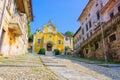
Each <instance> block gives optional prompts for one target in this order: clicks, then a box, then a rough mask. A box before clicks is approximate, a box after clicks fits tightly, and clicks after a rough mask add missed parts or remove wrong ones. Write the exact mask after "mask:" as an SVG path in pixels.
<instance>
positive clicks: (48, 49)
mask: <svg viewBox="0 0 120 80" xmlns="http://www.w3.org/2000/svg"><path fill="white" fill-rule="evenodd" d="M52 47H53V45H52V44H51V43H47V51H52Z"/></svg>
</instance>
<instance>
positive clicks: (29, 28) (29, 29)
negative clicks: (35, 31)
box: [28, 24, 31, 37]
mask: <svg viewBox="0 0 120 80" xmlns="http://www.w3.org/2000/svg"><path fill="white" fill-rule="evenodd" d="M30 34H31V26H30V24H28V37H30Z"/></svg>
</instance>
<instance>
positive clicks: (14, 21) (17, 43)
mask: <svg viewBox="0 0 120 80" xmlns="http://www.w3.org/2000/svg"><path fill="white" fill-rule="evenodd" d="M31 21H33V13H32V2H31V0H0V54H1V55H3V56H8V55H20V54H23V53H27V45H28V24H29V23H30V22H31Z"/></svg>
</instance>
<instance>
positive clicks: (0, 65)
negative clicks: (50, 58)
mask: <svg viewBox="0 0 120 80" xmlns="http://www.w3.org/2000/svg"><path fill="white" fill-rule="evenodd" d="M0 67H43V65H23V64H22V65H15V64H14V65H13V64H9V65H8V64H0Z"/></svg>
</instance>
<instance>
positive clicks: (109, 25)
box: [81, 13, 120, 47]
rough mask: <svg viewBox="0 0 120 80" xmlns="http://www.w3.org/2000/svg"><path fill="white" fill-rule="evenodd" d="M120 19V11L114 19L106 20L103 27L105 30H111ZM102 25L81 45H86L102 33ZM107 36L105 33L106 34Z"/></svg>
mask: <svg viewBox="0 0 120 80" xmlns="http://www.w3.org/2000/svg"><path fill="white" fill-rule="evenodd" d="M119 21H120V13H118V14H116V15H115V16H114V17H113V18H112V19H110V20H109V21H108V22H104V23H103V24H102V25H101V26H102V27H103V30H104V32H108V31H109V32H110V33H112V32H111V31H110V29H114V28H115V26H114V25H115V24H117V23H118V22H119ZM101 33H102V32H101V27H100V26H99V27H98V28H97V29H95V32H94V33H93V34H92V36H91V37H89V38H88V39H87V40H85V41H83V43H82V45H81V47H83V46H85V45H86V44H88V43H89V42H90V41H92V40H93V39H95V37H96V36H99V35H100V34H101ZM104 36H105V35H104Z"/></svg>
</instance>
